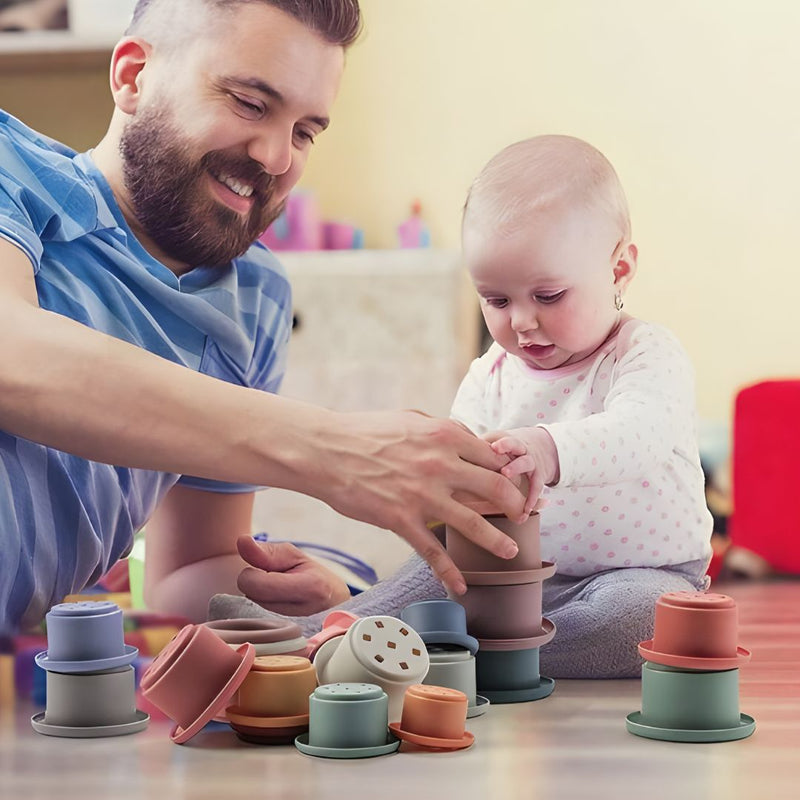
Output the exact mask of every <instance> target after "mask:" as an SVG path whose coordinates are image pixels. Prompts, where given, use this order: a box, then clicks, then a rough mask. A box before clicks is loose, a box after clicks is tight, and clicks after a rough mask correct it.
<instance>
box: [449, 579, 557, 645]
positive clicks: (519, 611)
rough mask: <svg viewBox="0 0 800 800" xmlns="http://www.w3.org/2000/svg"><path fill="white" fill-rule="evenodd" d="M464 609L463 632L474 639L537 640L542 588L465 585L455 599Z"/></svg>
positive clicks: (532, 586)
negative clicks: (464, 625)
mask: <svg viewBox="0 0 800 800" xmlns="http://www.w3.org/2000/svg"><path fill="white" fill-rule="evenodd" d="M456 599H457V601H458V603H459V604H460V605H462V606H463V607H464V610H465V612H466V618H467V630H468V631H469V632H470V634H472V635H473V636H476V637H477V638H478V639H526V638H530V637H532V636H541V635H542V634H543V633H544V629H543V627H542V584H541V583H540V582H538V581H536V582H532V583H517V584H508V585H504V586H475V585H470V584H468V585H467V591H466V592H465V593H464V594H462V595H458V596H457V597H456Z"/></svg>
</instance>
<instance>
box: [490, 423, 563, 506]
mask: <svg viewBox="0 0 800 800" xmlns="http://www.w3.org/2000/svg"><path fill="white" fill-rule="evenodd" d="M484 439H486V441H487V442H489V443H490V444H491V446H492V450H494V452H495V453H497V454H499V455H504V456H507V457H508V458H509V459H510V460H509V462H508V464H506V465H505V466H504V467H503V468H502V469H501V470H500V472H502V474H503V475H505V476H506V477H507V478H514V477H516V476H518V475H527V476H528V497H527V498H526V500H525V511H526V513H528V514H530V513H532V512H533V511H536V510H537V509H538V508H539V507H540V506H541V503H542V502H543V501H541V500H540V495H541V494H542V489H543V488H544V487H545V486H552V485H553V484H555V483H558V477H559V464H558V451H557V449H556V446H555V443H554V442H553V439H552V438H551V436H550V434H549V433H548V432H547V431H546V430H545V429H544V428H515V429H514V430H510V431H495V432H494V433H488V434H486V436H484Z"/></svg>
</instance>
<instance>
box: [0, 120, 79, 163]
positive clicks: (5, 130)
mask: <svg viewBox="0 0 800 800" xmlns="http://www.w3.org/2000/svg"><path fill="white" fill-rule="evenodd" d="M0 138H1V139H3V140H4V141H5V146H6V147H8V148H13V149H14V150H16V151H17V152H19V153H20V154H22V155H24V156H26V157H27V158H29V159H31V160H37V161H42V162H48V161H49V162H59V161H62V160H63V161H71V160H72V159H73V158H74V156H75V151H74V150H72V149H71V148H69V147H67V146H66V145H65V144H62V143H61V142H59V141H56V140H55V139H52V138H50V137H49V136H46V135H45V134H43V133H39V132H38V131H35V130H34V129H33V128H30V127H28V126H27V125H26V124H25V123H24V122H22V121H21V120H18V119H17V118H16V117H14V116H12V115H11V114H9V113H8V112H7V111H3V110H2V109H0Z"/></svg>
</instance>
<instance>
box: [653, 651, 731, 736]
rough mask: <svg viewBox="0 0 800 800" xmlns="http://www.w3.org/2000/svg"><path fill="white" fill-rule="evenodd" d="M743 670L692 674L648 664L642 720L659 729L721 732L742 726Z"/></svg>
mask: <svg viewBox="0 0 800 800" xmlns="http://www.w3.org/2000/svg"><path fill="white" fill-rule="evenodd" d="M740 719H741V717H740V713H739V670H738V669H728V670H722V671H714V672H688V671H684V670H679V669H674V668H671V667H665V666H662V665H661V664H653V663H650V662H645V664H644V666H643V667H642V714H641V720H642V722H644V723H645V724H647V725H651V726H654V727H657V728H674V729H682V730H706V729H710V730H719V729H726V728H735V727H737V726H738V725H739V724H740Z"/></svg>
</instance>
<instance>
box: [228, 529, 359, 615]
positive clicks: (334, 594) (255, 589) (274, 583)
mask: <svg viewBox="0 0 800 800" xmlns="http://www.w3.org/2000/svg"><path fill="white" fill-rule="evenodd" d="M236 546H237V549H238V550H239V555H240V556H241V557H242V558H243V559H244V560H245V561H246V562H247V563H248V564H251V565H252V566H250V567H245V568H244V569H243V570H242V571H241V572H240V573H239V578H238V581H237V583H238V586H239V589H240V591H241V592H242V593H243V594H244V595H245V596H246V597H248V598H250V600H252V601H253V602H255V603H258V604H259V605H261V606H264V608H267V609H269V610H270V611H276V612H278V613H279V614H288V615H290V616H295V617H297V616H308V615H309V614H315V613H316V612H317V611H324V610H325V609H326V608H331V607H332V606H335V605H338V604H339V603H342V602H344V601H345V600H347V599H348V598H349V597H350V590H349V589H348V588H347V584H346V583H345V582H344V581H343V580H342V579H341V578H340V577H339V576H338V575H336V574H335V573H334V572H332V571H331V570H329V569H327V568H326V567H324V566H323V565H322V564H320V563H319V562H318V561H315V560H314V559H313V558H311V557H310V556H308V555H306V554H305V553H304V552H303V551H302V550H300V549H299V548H298V547H295V546H294V545H293V544H290V543H289V542H275V543H272V542H257V541H255V540H254V539H253V538H252V536H240V537H239V538H238V539H237V540H236Z"/></svg>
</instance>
